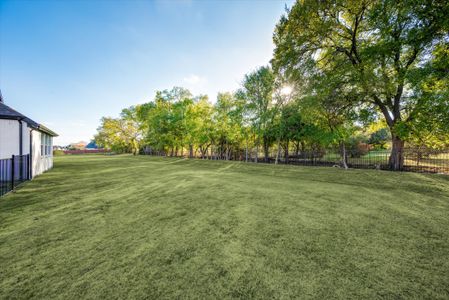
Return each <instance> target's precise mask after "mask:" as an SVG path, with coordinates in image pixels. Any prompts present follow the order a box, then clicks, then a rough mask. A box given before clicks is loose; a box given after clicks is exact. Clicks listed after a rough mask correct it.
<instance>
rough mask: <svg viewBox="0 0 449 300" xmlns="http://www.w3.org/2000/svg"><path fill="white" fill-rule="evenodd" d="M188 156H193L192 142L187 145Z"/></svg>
mask: <svg viewBox="0 0 449 300" xmlns="http://www.w3.org/2000/svg"><path fill="white" fill-rule="evenodd" d="M189 157H190V158H193V145H192V144H190V145H189Z"/></svg>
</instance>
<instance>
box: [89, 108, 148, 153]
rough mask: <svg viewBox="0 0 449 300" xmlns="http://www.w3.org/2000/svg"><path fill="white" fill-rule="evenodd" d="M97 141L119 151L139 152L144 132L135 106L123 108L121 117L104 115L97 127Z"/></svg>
mask: <svg viewBox="0 0 449 300" xmlns="http://www.w3.org/2000/svg"><path fill="white" fill-rule="evenodd" d="M97 131H98V133H97V135H95V142H96V143H97V144H98V145H100V146H102V147H106V148H110V149H112V150H114V151H118V152H129V153H133V154H134V155H137V154H138V153H139V149H140V145H141V141H142V132H141V130H140V124H139V122H138V121H137V111H136V108H135V107H133V106H132V107H130V108H125V109H123V110H122V112H121V115H120V118H110V117H104V118H102V119H101V125H100V127H98V129H97Z"/></svg>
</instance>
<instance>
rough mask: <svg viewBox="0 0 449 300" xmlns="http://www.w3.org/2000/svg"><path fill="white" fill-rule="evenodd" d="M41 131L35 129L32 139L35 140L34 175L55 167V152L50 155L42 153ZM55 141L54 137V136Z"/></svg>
mask: <svg viewBox="0 0 449 300" xmlns="http://www.w3.org/2000/svg"><path fill="white" fill-rule="evenodd" d="M41 134H42V133H41V132H39V131H36V130H33V131H32V140H33V153H32V159H33V165H32V167H33V177H34V176H37V175H40V174H42V173H44V172H45V171H47V170H49V169H51V168H53V154H51V155H49V156H42V155H41ZM52 142H53V138H52Z"/></svg>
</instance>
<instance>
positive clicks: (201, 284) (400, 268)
mask: <svg viewBox="0 0 449 300" xmlns="http://www.w3.org/2000/svg"><path fill="white" fill-rule="evenodd" d="M0 298H1V299H5V298H39V299H50V298H59V299H84V298H103V299H117V298H121V299H143V298H147V299H161V298H170V299H173V298H183V299H188V298H197V299H213V298H215V299H225V298H241V299H251V298H259V299H261V298H265V299H267V298H279V299H281V298H283V299H288V298H302V299H305V298H316V299H329V298H341V299H348V298H353V299H356V298H357V299H360V298H365V299H375V298H388V299H399V298H428V299H444V298H446V299H447V298H449V177H448V176H438V175H423V174H414V173H392V172H384V171H374V170H348V171H344V170H341V169H335V168H314V167H296V166H282V165H279V166H274V165H262V164H259V165H256V164H245V163H234V162H218V161H201V160H183V159H174V158H173V159H170V158H152V157H144V156H141V157H133V156H102V155H95V156H65V157H57V158H55V168H54V169H53V170H51V171H49V172H47V173H46V174H44V175H42V176H39V177H37V178H36V179H35V180H33V181H32V182H28V183H26V184H24V185H22V186H21V187H20V188H18V189H17V191H16V192H15V193H11V194H8V195H7V196H6V197H3V198H1V199H0Z"/></svg>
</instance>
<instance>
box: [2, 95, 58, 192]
mask: <svg viewBox="0 0 449 300" xmlns="http://www.w3.org/2000/svg"><path fill="white" fill-rule="evenodd" d="M55 136H58V135H57V134H56V133H55V132H54V131H52V130H50V129H48V128H47V127H45V126H43V125H42V124H39V123H37V122H35V121H33V120H31V119H30V118H28V117H26V116H24V115H22V114H21V113H19V112H17V111H15V110H14V109H12V108H11V107H9V106H7V105H6V104H5V103H4V101H3V98H2V97H1V93H0V183H2V182H3V186H5V185H6V184H7V182H8V181H11V179H13V180H12V182H13V184H12V185H14V181H24V180H29V179H32V178H33V177H34V176H37V175H39V174H41V173H43V172H45V171H47V170H48V169H50V168H52V167H53V153H52V152H53V151H52V144H53V137H55ZM11 174H13V175H11ZM5 182H6V183H5ZM0 195H1V192H0Z"/></svg>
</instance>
